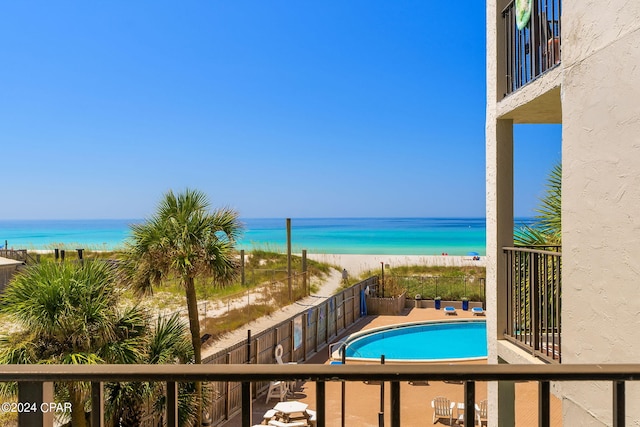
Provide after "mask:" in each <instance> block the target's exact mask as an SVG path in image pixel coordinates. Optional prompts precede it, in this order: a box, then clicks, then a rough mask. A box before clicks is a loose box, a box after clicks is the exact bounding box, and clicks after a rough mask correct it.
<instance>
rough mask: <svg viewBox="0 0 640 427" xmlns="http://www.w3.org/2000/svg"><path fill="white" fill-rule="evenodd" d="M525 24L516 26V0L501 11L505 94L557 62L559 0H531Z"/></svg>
mask: <svg viewBox="0 0 640 427" xmlns="http://www.w3.org/2000/svg"><path fill="white" fill-rule="evenodd" d="M531 2H532V11H531V16H530V19H529V21H528V23H527V24H526V25H525V26H524V27H523V28H522V29H518V25H517V16H516V15H517V14H516V6H515V0H514V1H511V2H510V3H509V5H508V6H507V7H506V8H505V9H504V10H503V11H502V18H503V24H504V36H505V46H506V52H505V54H506V57H505V65H506V70H505V71H506V88H505V89H506V91H505V95H508V94H510V93H511V92H514V91H516V90H517V89H519V88H520V87H522V86H524V85H525V84H527V83H529V82H530V81H532V80H534V79H535V78H536V77H538V76H540V75H541V74H542V73H544V72H545V71H547V70H549V69H551V68H553V67H555V66H557V65H558V64H560V54H561V45H562V43H561V41H562V38H561V7H562V0H531Z"/></svg>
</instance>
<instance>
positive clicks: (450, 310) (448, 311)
mask: <svg viewBox="0 0 640 427" xmlns="http://www.w3.org/2000/svg"><path fill="white" fill-rule="evenodd" d="M444 314H446V315H448V316H453V315H455V314H456V308H455V307H453V306H450V305H448V306H446V307H445V308H444Z"/></svg>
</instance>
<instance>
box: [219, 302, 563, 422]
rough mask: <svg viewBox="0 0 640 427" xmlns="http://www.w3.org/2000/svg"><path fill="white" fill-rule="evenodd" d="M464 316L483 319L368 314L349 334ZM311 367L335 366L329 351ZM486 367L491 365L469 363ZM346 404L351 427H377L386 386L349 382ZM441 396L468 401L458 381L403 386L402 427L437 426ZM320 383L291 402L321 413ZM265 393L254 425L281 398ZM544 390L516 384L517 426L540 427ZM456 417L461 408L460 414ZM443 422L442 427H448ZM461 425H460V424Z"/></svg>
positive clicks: (555, 413) (301, 389) (332, 391)
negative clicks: (436, 401) (434, 421)
mask: <svg viewBox="0 0 640 427" xmlns="http://www.w3.org/2000/svg"><path fill="white" fill-rule="evenodd" d="M456 318H457V319H463V318H476V319H477V318H478V316H473V315H472V313H471V312H468V311H463V310H457V315H454V316H451V315H445V313H444V312H443V311H442V310H435V309H431V308H423V309H415V308H414V309H407V310H405V311H404V312H403V314H402V315H400V316H367V317H366V318H364V319H363V320H362V321H360V322H358V323H357V324H356V325H354V326H353V327H352V328H350V329H348V330H347V331H346V332H345V333H344V334H343V335H348V334H351V333H354V332H357V331H360V330H366V329H371V328H375V327H380V326H386V325H394V324H398V323H406V322H417V321H423V320H455V319H456ZM307 363H320V364H322V363H329V361H328V351H327V350H326V349H325V351H321V352H320V353H318V354H316V355H315V356H314V357H313V358H311V359H310V360H308V361H307ZM466 363H477V364H485V363H486V361H477V362H466ZM341 386H342V384H341V383H339V382H329V383H327V385H326V408H327V411H326V413H327V423H326V425H327V426H328V427H339V426H341V425H342V424H341V411H340V409H341V395H342V387H341ZM345 389H346V393H345V396H346V398H345V402H346V403H345V404H346V419H345V425H347V426H362V427H369V426H370V427H377V426H378V412H379V410H380V385H368V384H364V383H362V382H348V383H346V387H345ZM475 392H476V402H479V401H480V400H482V399H486V397H487V383H486V382H477V383H476V390H475ZM389 396H390V388H389V384H388V383H387V384H385V411H384V412H385V425H390V418H389V414H390V409H389ZM436 396H444V397H446V398H448V399H450V400H451V401H455V402H462V401H463V400H464V385H462V384H455V383H444V382H439V381H429V383H428V384H409V383H401V385H400V402H401V410H400V417H401V425H402V426H423V425H432V422H431V419H432V418H431V417H432V415H433V410H432V409H431V404H430V402H431V400H432V399H433V398H434V397H436ZM315 398H316V396H315V384H314V383H313V382H302V381H299V382H298V387H297V388H296V391H295V394H294V395H293V396H291V397H290V399H289V400H299V401H302V402H305V403H307V404H308V405H309V409H316V402H315ZM264 399H265V396H264V395H262V396H260V398H259V399H258V400H257V401H254V403H253V424H259V423H260V422H261V421H262V415H263V414H264V413H265V412H266V411H267V410H268V409H271V408H272V407H273V406H274V405H275V404H276V403H277V399H271V400H270V401H269V403H268V404H267V403H265V402H264ZM537 405H538V386H537V383H524V382H523V383H516V405H515V406H516V425H517V426H537V425H538V406H537ZM454 415H455V410H454ZM447 424H448V421H447V422H445V423H443V422H442V421H438V423H437V425H447ZM454 424H455V422H454ZM240 425H241V420H240V417H239V416H236V417H235V418H233V419H231V420H230V421H228V422H227V423H226V424H224V426H225V427H239V426H240ZM551 425H553V426H561V425H562V408H561V402H560V400H559V399H557V398H555V397H553V396H552V399H551Z"/></svg>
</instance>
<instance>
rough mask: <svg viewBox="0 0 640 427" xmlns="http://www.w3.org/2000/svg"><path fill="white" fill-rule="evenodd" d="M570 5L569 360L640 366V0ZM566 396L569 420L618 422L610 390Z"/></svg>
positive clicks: (566, 91)
mask: <svg viewBox="0 0 640 427" xmlns="http://www.w3.org/2000/svg"><path fill="white" fill-rule="evenodd" d="M563 7H564V9H563V17H562V25H563V42H562V43H563V52H562V61H563V66H564V76H563V83H562V99H563V105H562V110H563V143H562V158H563V189H562V203H563V214H562V215H563V217H562V220H563V224H562V226H563V241H562V246H563V248H562V253H563V256H562V258H563V259H562V262H563V284H562V286H563V293H562V304H563V305H562V307H563V311H562V327H563V331H562V338H563V343H562V357H563V362H564V363H616V362H620V363H622V362H633V363H640V2H637V1H625V0H617V1H584V2H578V1H575V0H574V1H565V2H564V3H563ZM633 386H634V384H628V385H627V387H628V389H627V403H628V404H627V423H628V424H627V425H639V423H640V405H638V404H637V402H639V401H640V394H639V391H638V387H633ZM563 391H564V393H565V399H566V405H565V420H568V419H571V420H572V423H573V422H576V423H580V424H584V425H610V424H611V393H612V392H611V385H610V384H602V383H591V384H566V385H564V386H563ZM634 402H635V403H636V404H634ZM581 413H582V414H583V415H582V416H580V414H581ZM576 425H577V424H576Z"/></svg>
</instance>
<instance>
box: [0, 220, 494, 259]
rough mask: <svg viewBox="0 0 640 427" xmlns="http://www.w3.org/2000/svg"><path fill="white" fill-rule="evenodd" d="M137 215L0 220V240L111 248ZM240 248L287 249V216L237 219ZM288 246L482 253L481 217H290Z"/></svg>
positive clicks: (17, 245) (25, 245)
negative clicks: (240, 228)
mask: <svg viewBox="0 0 640 427" xmlns="http://www.w3.org/2000/svg"><path fill="white" fill-rule="evenodd" d="M138 222H141V220H136V219H129V220H126V219H118V220H38V221H36V220H21V221H7V220H0V246H3V245H4V243H5V241H7V243H8V247H9V248H14V249H53V248H54V247H57V246H60V245H65V246H66V247H67V248H69V245H71V246H73V248H72V249H75V248H88V249H103V250H109V249H116V248H120V247H123V246H124V242H125V240H126V239H127V238H128V237H129V225H130V224H132V223H138ZM242 222H243V223H244V224H245V230H244V234H243V236H242V238H241V239H240V241H239V243H238V248H239V249H246V250H251V249H253V248H260V249H269V250H276V251H281V252H285V251H286V238H287V233H286V221H285V219H284V218H280V219H276V218H269V219H256V218H245V219H242ZM291 228H292V232H291V234H292V248H293V251H294V252H296V253H299V252H300V251H301V250H302V249H307V250H308V251H309V252H314V253H335V254H398V255H439V254H442V253H447V254H449V255H467V254H468V253H470V252H477V253H478V254H479V255H485V238H486V228H485V219H484V218H293V219H292V220H291Z"/></svg>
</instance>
